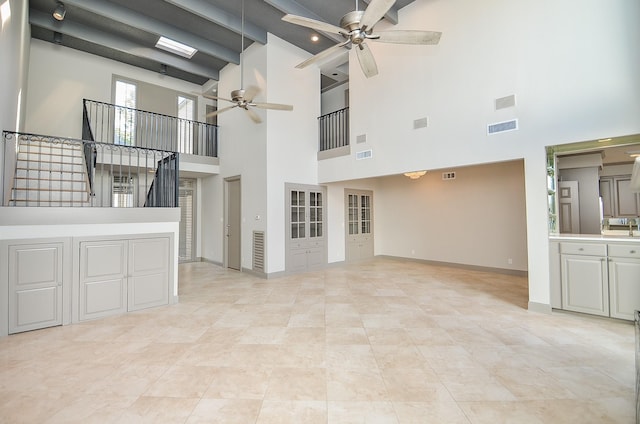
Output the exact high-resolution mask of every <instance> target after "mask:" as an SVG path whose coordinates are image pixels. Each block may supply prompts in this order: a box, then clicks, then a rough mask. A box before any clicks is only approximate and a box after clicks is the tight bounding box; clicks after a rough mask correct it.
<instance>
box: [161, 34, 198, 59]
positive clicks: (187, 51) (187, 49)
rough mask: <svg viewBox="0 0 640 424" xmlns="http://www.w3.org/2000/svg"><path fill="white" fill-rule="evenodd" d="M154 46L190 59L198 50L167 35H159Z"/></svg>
mask: <svg viewBox="0 0 640 424" xmlns="http://www.w3.org/2000/svg"><path fill="white" fill-rule="evenodd" d="M156 47H157V48H159V49H162V50H165V51H168V52H170V53H175V54H177V55H180V56H182V57H186V58H187V59H191V58H192V57H193V55H194V54H196V52H197V51H198V50H197V49H194V48H193V47H191V46H187V45H186V44H182V43H180V42H178V41H175V40H172V39H170V38H167V37H160V38H159V39H158V42H157V43H156Z"/></svg>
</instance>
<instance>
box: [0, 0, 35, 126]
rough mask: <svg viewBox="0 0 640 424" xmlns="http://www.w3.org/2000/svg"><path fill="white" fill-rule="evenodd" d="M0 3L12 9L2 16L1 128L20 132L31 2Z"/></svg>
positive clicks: (0, 31)
mask: <svg viewBox="0 0 640 424" xmlns="http://www.w3.org/2000/svg"><path fill="white" fill-rule="evenodd" d="M0 4H3V5H6V4H8V5H9V11H10V13H5V14H2V16H0V24H1V25H2V28H1V30H0V52H2V60H0V75H2V78H0V130H8V131H21V130H22V125H23V124H24V113H25V110H26V107H25V105H26V100H27V96H26V89H27V74H28V70H29V61H28V57H29V47H30V42H31V27H30V26H29V2H27V1H24V0H2V1H0ZM5 7H6V6H5ZM5 10H6V9H5Z"/></svg>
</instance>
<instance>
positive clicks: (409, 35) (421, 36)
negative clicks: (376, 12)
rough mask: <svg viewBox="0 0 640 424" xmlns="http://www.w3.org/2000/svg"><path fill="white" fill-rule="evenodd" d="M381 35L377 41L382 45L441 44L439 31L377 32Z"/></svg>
mask: <svg viewBox="0 0 640 424" xmlns="http://www.w3.org/2000/svg"><path fill="white" fill-rule="evenodd" d="M376 35H379V36H380V38H378V39H377V40H376V41H379V42H381V43H396V44H438V43H439V42H440V36H441V35H442V33H441V32H438V31H412V30H406V31H404V30H397V31H377V32H376Z"/></svg>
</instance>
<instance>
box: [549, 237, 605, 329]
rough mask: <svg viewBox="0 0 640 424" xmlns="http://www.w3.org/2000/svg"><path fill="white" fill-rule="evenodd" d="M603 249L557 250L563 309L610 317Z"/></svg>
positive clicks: (603, 246)
mask: <svg viewBox="0 0 640 424" xmlns="http://www.w3.org/2000/svg"><path fill="white" fill-rule="evenodd" d="M606 252H607V248H606V245H575V246H574V245H569V244H565V243H563V244H562V245H561V246H560V253H561V257H562V264H561V267H562V308H563V309H566V310H568V311H576V312H585V313H588V314H595V315H603V316H609V285H608V277H607V258H606Z"/></svg>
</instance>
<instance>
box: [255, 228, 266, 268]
mask: <svg viewBox="0 0 640 424" xmlns="http://www.w3.org/2000/svg"><path fill="white" fill-rule="evenodd" d="M253 270H254V271H260V272H264V231H254V232H253Z"/></svg>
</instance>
